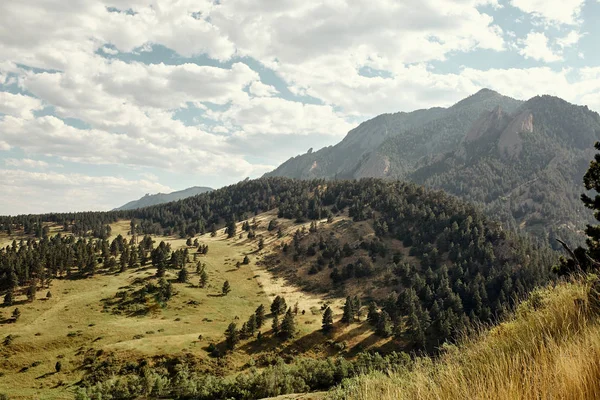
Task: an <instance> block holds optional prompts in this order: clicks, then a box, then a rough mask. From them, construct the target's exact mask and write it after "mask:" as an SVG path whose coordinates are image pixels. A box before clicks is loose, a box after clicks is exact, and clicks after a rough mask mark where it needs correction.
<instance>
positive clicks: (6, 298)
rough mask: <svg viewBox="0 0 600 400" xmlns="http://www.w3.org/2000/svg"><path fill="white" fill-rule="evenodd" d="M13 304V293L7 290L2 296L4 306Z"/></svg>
mask: <svg viewBox="0 0 600 400" xmlns="http://www.w3.org/2000/svg"><path fill="white" fill-rule="evenodd" d="M14 302H15V296H14V292H13V290H12V289H9V290H8V291H7V292H6V294H5V295H4V305H5V306H12V305H13V303H14Z"/></svg>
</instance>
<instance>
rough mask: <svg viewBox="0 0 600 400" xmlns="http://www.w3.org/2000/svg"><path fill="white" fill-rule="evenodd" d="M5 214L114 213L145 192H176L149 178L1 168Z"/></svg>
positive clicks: (0, 201) (1, 202) (1, 200)
mask: <svg viewBox="0 0 600 400" xmlns="http://www.w3.org/2000/svg"><path fill="white" fill-rule="evenodd" d="M0 191H1V192H2V194H3V195H2V196H0V209H2V212H3V214H12V215H14V214H21V213H40V212H61V211H62V212H65V211H86V210H110V209H112V208H114V207H118V206H120V205H121V204H124V203H126V202H127V201H130V200H132V199H135V198H137V197H141V196H143V195H144V194H145V193H149V192H150V193H155V192H172V191H173V189H171V188H170V187H169V186H166V185H162V184H160V183H157V182H151V181H149V180H146V179H140V180H128V179H124V178H120V177H114V176H87V175H82V174H74V173H73V174H59V173H52V172H47V173H46V172H31V171H24V170H9V169H0Z"/></svg>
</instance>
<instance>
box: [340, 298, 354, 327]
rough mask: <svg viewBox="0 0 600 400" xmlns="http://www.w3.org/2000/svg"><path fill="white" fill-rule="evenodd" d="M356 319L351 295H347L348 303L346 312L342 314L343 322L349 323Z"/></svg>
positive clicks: (345, 306)
mask: <svg viewBox="0 0 600 400" xmlns="http://www.w3.org/2000/svg"><path fill="white" fill-rule="evenodd" d="M353 320H354V310H353V308H352V299H351V298H350V296H348V297H346V304H344V314H343V315H342V322H344V323H346V324H349V323H350V322H352V321H353Z"/></svg>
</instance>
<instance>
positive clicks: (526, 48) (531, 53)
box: [519, 32, 562, 62]
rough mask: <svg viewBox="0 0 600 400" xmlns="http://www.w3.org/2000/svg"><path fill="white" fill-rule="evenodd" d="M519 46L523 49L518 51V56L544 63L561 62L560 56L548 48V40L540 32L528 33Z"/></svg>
mask: <svg viewBox="0 0 600 400" xmlns="http://www.w3.org/2000/svg"><path fill="white" fill-rule="evenodd" d="M521 44H522V45H523V47H522V48H521V50H519V54H521V55H522V56H524V57H525V58H532V59H534V60H537V61H544V62H555V61H560V60H562V56H561V55H559V54H557V53H555V52H554V51H552V49H551V48H550V47H549V46H548V38H547V37H546V35H545V34H544V33H542V32H530V33H529V34H527V37H526V38H525V39H524V40H523V41H522V43H521Z"/></svg>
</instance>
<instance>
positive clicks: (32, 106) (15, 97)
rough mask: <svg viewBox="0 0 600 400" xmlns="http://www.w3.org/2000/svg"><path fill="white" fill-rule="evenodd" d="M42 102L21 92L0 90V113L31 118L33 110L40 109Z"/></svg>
mask: <svg viewBox="0 0 600 400" xmlns="http://www.w3.org/2000/svg"><path fill="white" fill-rule="evenodd" d="M42 108H44V107H43V105H42V102H41V101H40V100H39V99H36V98H34V97H30V96H25V95H22V94H12V93H8V92H0V113H2V114H8V115H12V116H15V117H21V118H25V119H29V118H33V111H35V110H41V109H42Z"/></svg>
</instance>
